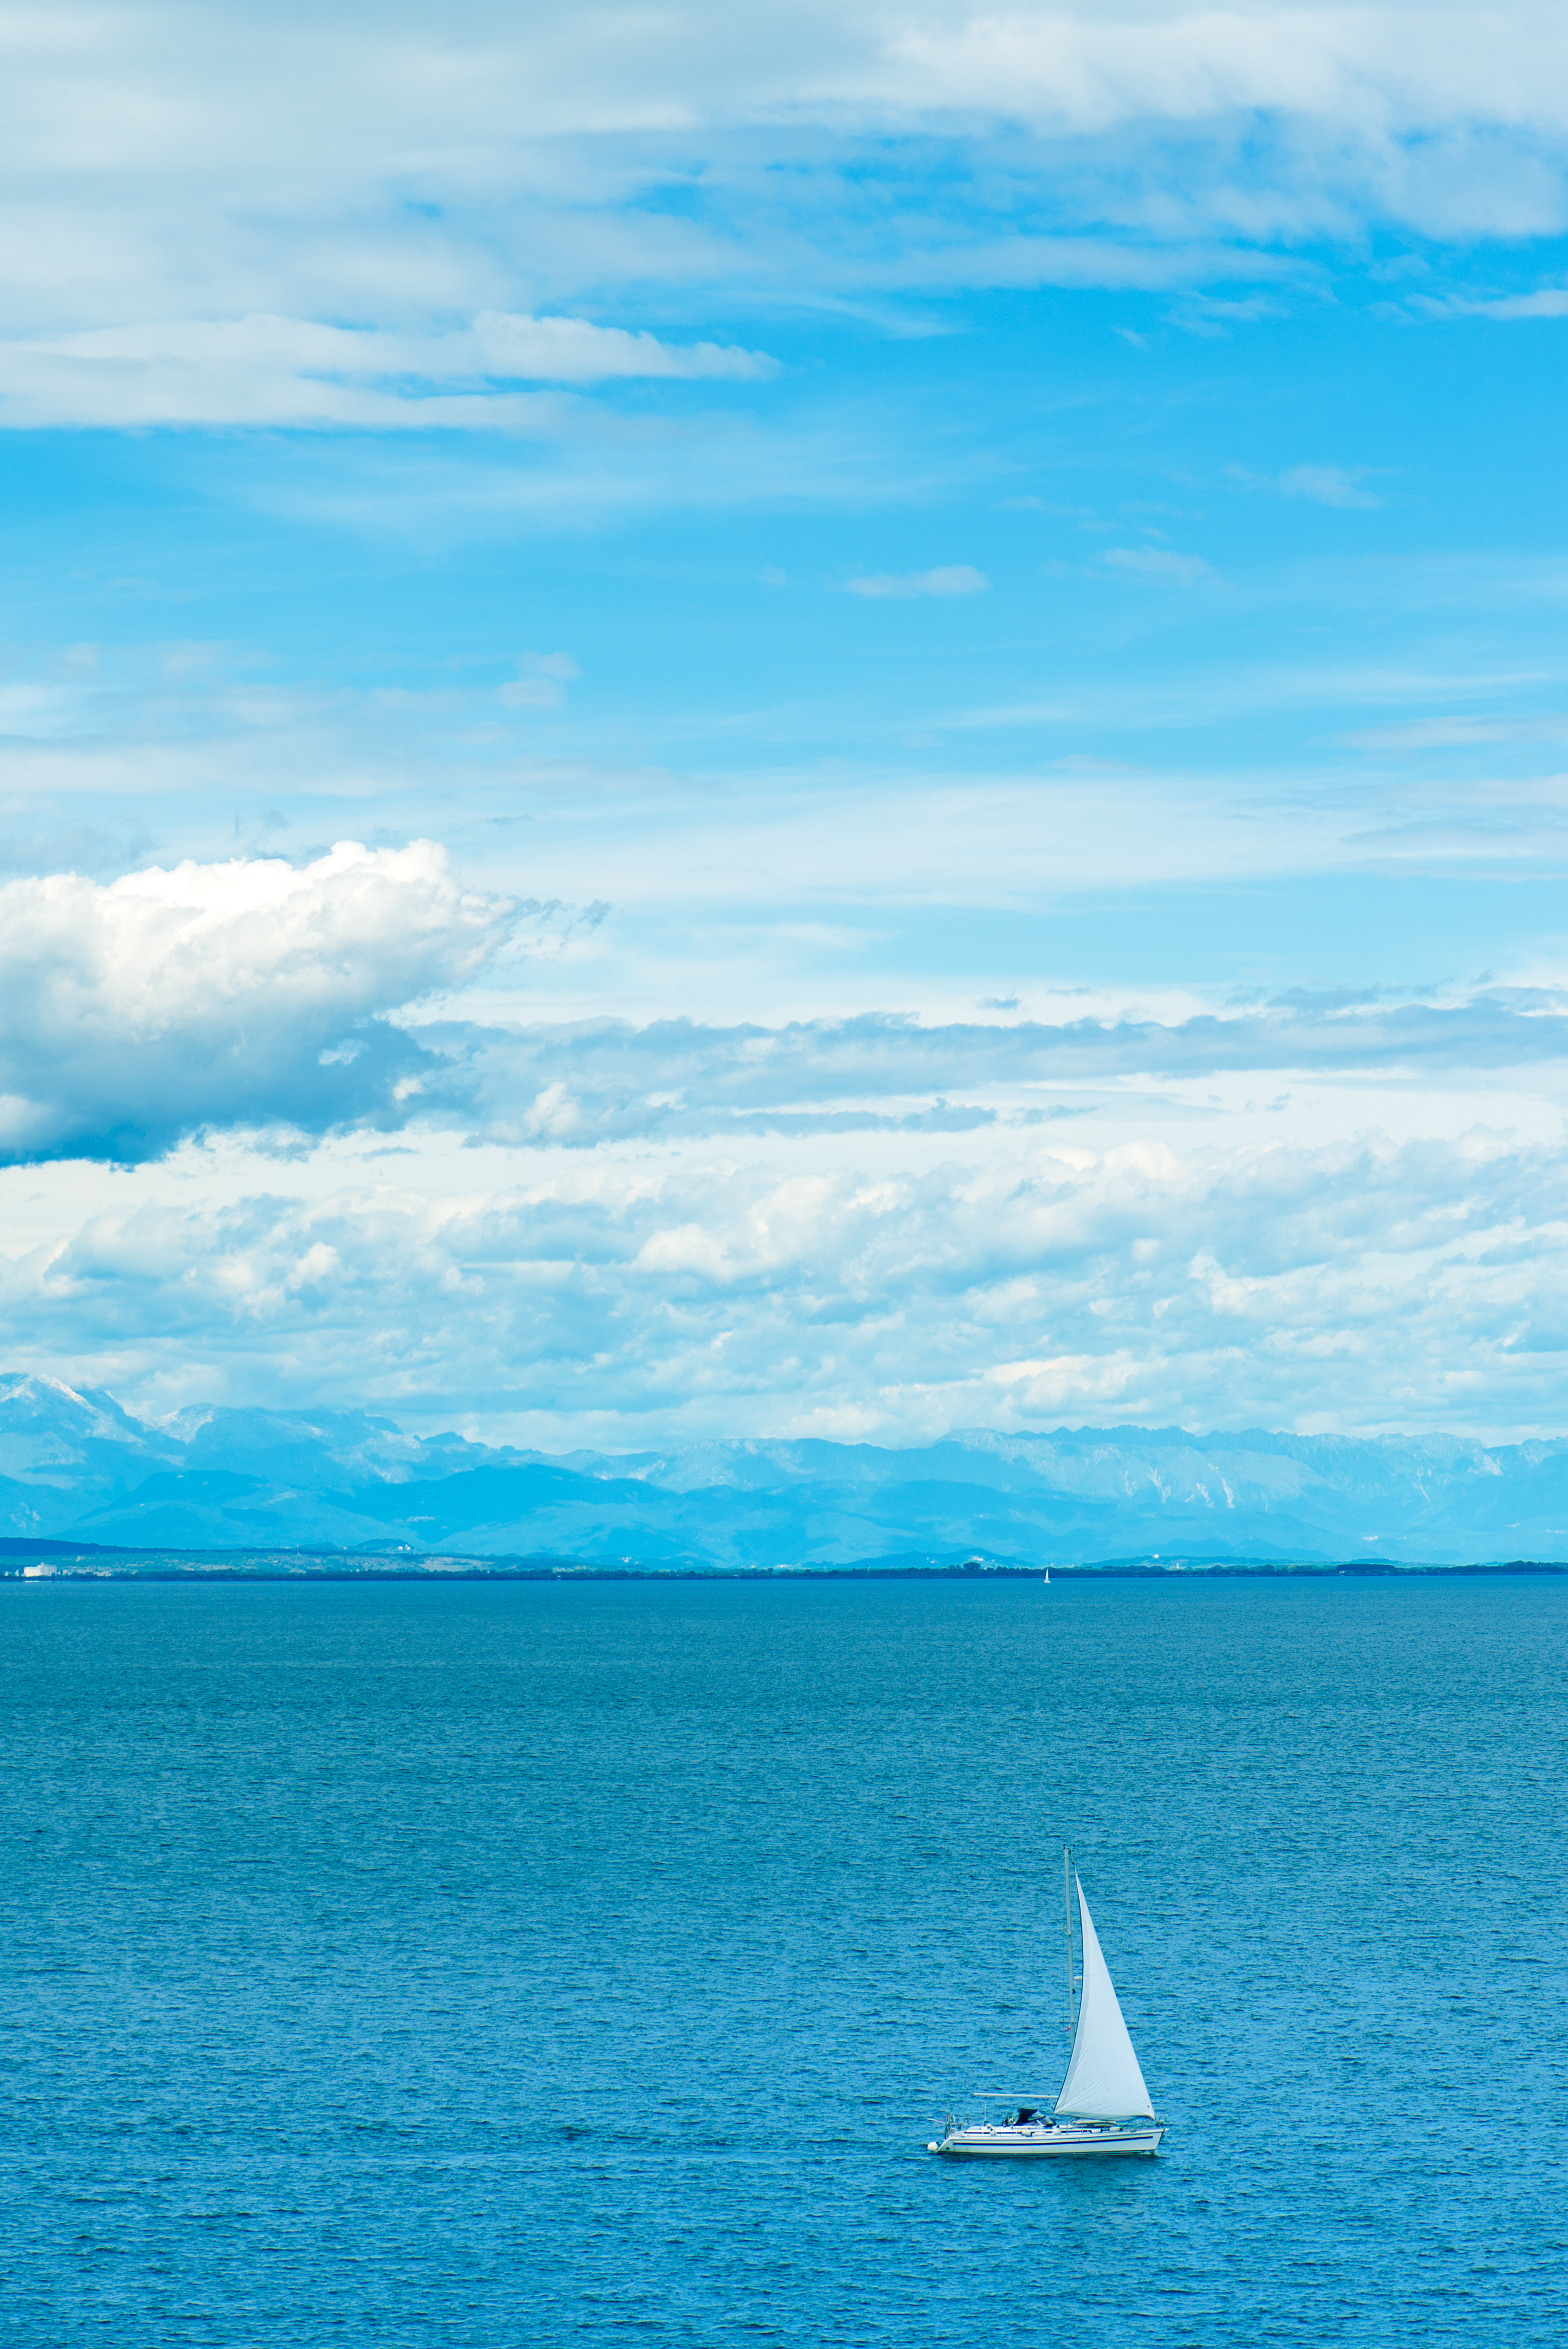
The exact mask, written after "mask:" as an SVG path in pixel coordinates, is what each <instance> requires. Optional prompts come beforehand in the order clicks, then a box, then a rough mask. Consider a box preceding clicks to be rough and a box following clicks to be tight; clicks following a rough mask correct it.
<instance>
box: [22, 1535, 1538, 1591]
mask: <svg viewBox="0 0 1568 2349" xmlns="http://www.w3.org/2000/svg"><path fill="white" fill-rule="evenodd" d="M1047 1573H1049V1574H1050V1575H1051V1576H1052V1577H1053V1578H1054V1579H1055V1580H1058V1581H1061V1582H1064V1583H1065V1582H1231V1581H1272V1582H1279V1581H1287V1580H1288V1581H1296V1582H1303V1581H1330V1580H1333V1579H1334V1578H1338V1577H1346V1578H1355V1579H1356V1580H1378V1581H1385V1582H1386V1581H1389V1580H1393V1579H1397V1578H1404V1579H1409V1578H1412V1577H1427V1578H1429V1577H1432V1576H1449V1577H1453V1576H1462V1577H1476V1576H1482V1575H1510V1574H1512V1575H1556V1574H1561V1575H1568V1560H1564V1559H1561V1558H1506V1559H1478V1560H1473V1561H1469V1562H1466V1563H1462V1564H1451V1565H1450V1564H1441V1563H1438V1564H1434V1563H1432V1562H1430V1561H1428V1560H1407V1559H1403V1558H1401V1559H1389V1558H1344V1559H1334V1558H1247V1557H1212V1556H1210V1557H1203V1556H1195V1557H1168V1558H1167V1557H1153V1556H1152V1555H1146V1556H1143V1557H1136V1556H1135V1557H1116V1558H1093V1559H1083V1560H1066V1559H1063V1560H1057V1559H1055V1558H1052V1559H1050V1560H1049V1561H1045V1560H1043V1561H1041V1563H1040V1564H1038V1565H1028V1564H1024V1563H1023V1562H1021V1561H1020V1560H1018V1559H1016V1558H989V1557H977V1556H975V1555H974V1554H972V1553H971V1555H970V1556H969V1557H963V1558H944V1557H940V1556H939V1557H919V1556H910V1555H909V1554H908V1553H905V1554H904V1555H902V1556H894V1557H881V1558H863V1559H858V1560H856V1561H854V1562H853V1563H850V1564H847V1565H833V1564H830V1563H826V1562H823V1563H818V1562H806V1563H803V1564H801V1565H798V1566H795V1565H787V1564H786V1565H776V1566H710V1565H706V1564H701V1563H698V1562H696V1561H692V1560H686V1559H673V1560H670V1561H669V1562H660V1561H658V1560H640V1559H618V1560H607V1559H591V1558H575V1557H560V1556H557V1555H553V1554H550V1553H544V1552H540V1553H533V1554H523V1555H513V1556H507V1557H469V1556H464V1555H463V1554H462V1553H461V1552H458V1551H452V1550H439V1551H430V1552H428V1553H425V1554H422V1555H421V1556H419V1557H410V1556H408V1555H406V1554H405V1555H401V1556H389V1555H388V1554H387V1553H385V1552H383V1551H375V1550H364V1551H356V1550H332V1549H303V1548H302V1549H282V1548H267V1549H254V1550H250V1549H197V1550H175V1549H169V1548H163V1547H159V1548H147V1549H132V1548H130V1547H123V1548H122V1547H118V1546H116V1547H109V1546H108V1545H107V1544H105V1545H99V1544H96V1543H92V1542H69V1541H26V1540H20V1539H17V1538H16V1537H10V1538H0V1581H12V1582H33V1581H40V1582H42V1581H48V1582H208V1583H210V1582H225V1583H234V1582H752V1583H756V1582H768V1583H775V1582H776V1583H790V1582H980V1581H997V1582H1040V1581H1043V1580H1044V1578H1045V1576H1046V1574H1047Z"/></svg>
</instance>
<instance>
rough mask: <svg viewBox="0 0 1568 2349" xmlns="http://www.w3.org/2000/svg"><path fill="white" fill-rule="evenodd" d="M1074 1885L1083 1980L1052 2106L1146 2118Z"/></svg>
mask: <svg viewBox="0 0 1568 2349" xmlns="http://www.w3.org/2000/svg"><path fill="white" fill-rule="evenodd" d="M1073 1881H1074V1883H1075V1884H1077V1885H1078V1915H1079V1917H1080V1919H1081V1920H1082V1922H1083V1928H1084V1981H1083V1991H1082V1993H1081V1996H1080V1998H1079V2002H1078V2029H1077V2033H1076V2034H1075V2038H1074V2041H1073V2058H1072V2061H1071V2063H1070V2064H1068V2066H1067V2076H1066V2078H1065V2079H1064V2081H1063V2083H1062V2093H1061V2095H1059V2096H1058V2097H1057V2099H1056V2110H1057V2111H1058V2112H1059V2113H1062V2114H1064V2115H1069V2114H1070V2115H1071V2116H1072V2117H1073V2118H1074V2119H1075V2120H1084V2121H1123V2120H1135V2119H1136V2120H1141V2119H1143V2118H1144V2117H1145V2116H1148V2117H1150V2118H1152V2116H1153V2113H1154V2106H1152V2105H1151V2104H1150V2102H1149V2096H1148V2090H1147V2088H1146V2087H1145V2085H1144V2083H1143V2074H1142V2073H1141V2072H1140V2071H1139V2069H1138V2061H1137V2056H1136V2055H1135V2054H1133V2044H1132V2041H1131V2040H1130V2039H1129V2038H1128V2037H1127V2024H1126V2023H1124V2022H1123V2021H1122V2011H1121V2007H1120V2005H1119V2004H1118V2003H1117V2001H1116V1990H1115V1987H1114V1985H1113V1983H1112V1982H1111V1977H1110V1974H1109V1972H1108V1971H1106V1961H1105V1958H1104V1957H1103V1955H1102V1954H1101V1951H1100V1942H1099V1936H1098V1934H1097V1933H1096V1931H1095V1920H1094V1919H1093V1918H1092V1917H1091V1916H1090V1914H1089V1904H1088V1902H1087V1901H1086V1900H1085V1898H1084V1888H1083V1886H1082V1885H1081V1884H1078V1879H1077V1878H1076V1876H1075V1877H1074V1878H1073Z"/></svg>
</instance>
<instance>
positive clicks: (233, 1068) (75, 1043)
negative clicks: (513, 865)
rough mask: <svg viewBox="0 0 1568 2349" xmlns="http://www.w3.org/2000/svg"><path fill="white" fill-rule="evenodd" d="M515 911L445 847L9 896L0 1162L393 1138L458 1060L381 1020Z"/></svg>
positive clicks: (0, 941) (473, 964)
mask: <svg viewBox="0 0 1568 2349" xmlns="http://www.w3.org/2000/svg"><path fill="white" fill-rule="evenodd" d="M508 913H509V908H508V906H507V905H505V904H504V902H503V901H501V900H498V899H493V898H487V897H484V896H481V895H475V894H473V893H472V892H470V891H465V890H464V889H462V887H461V886H460V885H459V884H458V883H457V881H456V880H455V879H454V878H453V877H452V873H451V871H450V869H449V867H448V864H447V861H446V856H445V854H444V852H443V851H442V850H441V848H439V847H437V846H435V845H434V844H433V843H431V842H429V841H416V842H414V843H412V844H411V845H410V846H409V847H407V848H404V849H396V850H394V849H367V848H363V847H361V846H359V844H358V843H357V842H352V841H348V842H342V843H339V844H338V845H337V847H336V848H334V849H333V850H332V851H331V853H330V854H328V855H327V856H324V857H321V858H319V859H318V860H317V862H316V863H314V864H307V865H305V866H295V865H291V864H286V863H285V862H283V861H282V860H281V859H275V858H249V859H247V858H235V859H234V860H233V861H232V862H230V863H227V864H180V865H177V866H176V867H175V868H174V869H173V870H172V871H171V872H165V871H164V870H163V869H162V868H161V867H160V866H152V867H150V868H149V869H148V870H147V871H145V872H140V873H130V874H125V875H124V877H123V878H122V879H120V880H118V881H115V882H112V883H110V884H109V885H108V886H104V885H100V884H99V883H96V882H93V881H91V880H87V879H84V878H82V877H81V876H80V875H79V874H74V873H63V874H47V875H44V876H42V877H39V878H36V879H29V880H23V881H14V882H12V883H11V884H10V885H8V886H7V887H5V888H4V889H0V1160H8V1161H11V1162H16V1161H17V1160H38V1159H47V1158H68V1157H88V1158H107V1159H114V1160H117V1161H120V1162H130V1161H135V1160H140V1159H146V1158H150V1157H156V1156H157V1155H159V1154H161V1153H162V1152H164V1151H166V1150H167V1149H169V1148H170V1147H171V1144H172V1143H175V1142H177V1141H178V1140H179V1139H180V1138H181V1137H182V1136H183V1135H187V1134H190V1133H194V1132H197V1131H198V1130H200V1129H202V1128H203V1127H210V1126H223V1125H234V1124H242V1125H284V1126H287V1127H292V1128H295V1129H297V1130H299V1131H301V1132H303V1133H324V1132H326V1131H328V1130H329V1129H331V1128H333V1127H335V1126H340V1125H343V1124H346V1123H365V1122H369V1123H400V1122H402V1121H403V1120H404V1119H406V1118H407V1117H408V1116H409V1115H410V1114H411V1113H412V1112H413V1110H414V1109H415V1107H416V1106H417V1105H418V1103H419V1102H420V1099H421V1088H422V1086H423V1085H424V1084H425V1083H426V1082H427V1081H429V1080H430V1079H431V1077H433V1076H436V1075H438V1074H439V1073H440V1070H441V1063H440V1062H439V1061H437V1060H436V1059H435V1058H433V1057H432V1055H431V1053H430V1052H429V1051H428V1050H425V1049H423V1048H421V1046H420V1045H419V1044H418V1043H416V1042H415V1041H414V1040H412V1039H411V1038H410V1036H409V1035H408V1034H406V1033H405V1032H404V1031H403V1030H401V1029H400V1028H397V1027H394V1026H392V1025H390V1024H389V1022H388V1020H387V1019H386V1018H385V1017H384V1015H385V1014H386V1013H387V1012H389V1011H391V1010H393V1009H397V1008H398V1007H400V1006H401V1005H404V1004H407V1003H408V1002H409V1001H410V999H415V998H418V997H420V996H422V995H424V994H426V993H428V992H429V991H430V990H431V988H437V987H443V986H448V985H451V984H452V983H453V982H454V981H457V980H461V979H462V978H465V977H467V976H469V975H470V974H471V973H472V971H473V970H475V969H476V968H478V966H479V965H480V964H481V963H482V962H483V960H484V958H485V957H486V956H487V955H488V954H489V953H490V951H491V950H492V948H493V947H494V945H495V944H496V942H497V940H498V937H499V936H501V934H502V932H503V931H504V927H505V925H506V921H507V917H508Z"/></svg>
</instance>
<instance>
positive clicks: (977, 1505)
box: [0, 1372, 1568, 1568]
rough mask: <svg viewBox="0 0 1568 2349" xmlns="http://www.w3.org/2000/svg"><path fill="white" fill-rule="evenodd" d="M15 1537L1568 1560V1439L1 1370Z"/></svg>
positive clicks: (729, 1555)
mask: <svg viewBox="0 0 1568 2349" xmlns="http://www.w3.org/2000/svg"><path fill="white" fill-rule="evenodd" d="M0 1537H6V1539H7V1547H11V1546H14V1545H15V1544H16V1543H17V1542H19V1541H20V1542H30V1541H33V1540H64V1541H67V1542H80V1543H83V1544H84V1545H85V1544H89V1543H90V1544H95V1545H100V1546H103V1547H136V1548H148V1549H171V1550H202V1551H211V1550H214V1549H216V1550H225V1549H235V1550H240V1549H249V1550H256V1549H314V1550H341V1551H345V1552H351V1553H353V1554H355V1555H357V1556H359V1555H363V1556H370V1557H375V1556H385V1557H389V1558H390V1557H421V1556H425V1557H431V1556H434V1555H436V1554H438V1553H441V1552H448V1553H456V1554H458V1555H461V1556H462V1557H478V1558H485V1557H495V1558H498V1557H546V1556H547V1557H556V1558H562V1559H573V1560H578V1561H582V1562H585V1563H593V1564H597V1565H604V1566H628V1567H638V1566H646V1567H649V1568H670V1567H672V1566H691V1567H696V1568H752V1567H775V1566H794V1567H807V1566H819V1567H842V1566H847V1565H853V1564H867V1563H875V1562H876V1561H877V1560H879V1559H893V1558H899V1559H907V1558H909V1557H913V1556H916V1555H921V1556H929V1557H931V1559H932V1561H933V1562H942V1563H949V1562H953V1561H956V1560H961V1558H962V1557H964V1556H965V1554H966V1553H969V1552H974V1553H977V1554H979V1555H981V1556H982V1557H985V1558H987V1559H991V1560H994V1561H998V1562H1002V1563H1009V1564H1020V1565H1029V1566H1033V1565H1071V1564H1093V1563H1096V1562H1100V1561H1105V1560H1108V1559H1114V1558H1130V1557H1161V1558H1164V1559H1166V1560H1171V1559H1174V1558H1175V1557H1179V1556H1181V1555H1189V1556H1193V1557H1206V1558H1214V1559H1226V1558H1235V1559H1241V1558H1247V1559H1256V1560H1258V1561H1260V1562H1270V1561H1284V1560H1292V1561H1297V1562H1300V1563H1303V1564H1326V1563H1330V1562H1333V1561H1335V1560H1342V1561H1349V1560H1380V1559H1381V1560H1390V1561H1395V1562H1398V1563H1404V1564H1415V1563H1422V1564H1431V1565H1447V1564H1470V1563H1479V1562H1484V1561H1495V1560H1503V1559H1511V1558H1532V1559H1540V1560H1549V1559H1558V1558H1568V1440H1563V1439H1555V1438H1553V1439H1552V1440H1544V1441H1537V1442H1532V1443H1528V1444H1480V1443H1478V1442H1475V1441H1473V1440H1471V1439H1469V1438H1466V1437H1460V1436H1435V1435H1423V1436H1389V1435H1381V1436H1372V1437H1364V1438H1356V1437H1350V1436H1338V1435H1307V1436H1303V1435H1288V1434H1274V1433H1268V1432H1266V1431H1262V1430H1256V1429H1248V1430H1245V1431H1242V1432H1240V1433H1223V1434H1210V1435H1197V1434H1191V1433H1187V1432H1186V1431H1185V1430H1183V1429H1180V1428H1149V1427H1114V1428H1057V1429H1055V1430H1054V1431H1053V1432H1051V1433H1042V1434H1039V1435H1020V1434H1012V1433H1008V1434H1001V1433H994V1432H992V1431H989V1430H985V1429H968V1430H963V1431H961V1432H959V1433H953V1434H950V1435H948V1436H945V1437H943V1438H942V1439H941V1440H940V1441H939V1442H936V1443H933V1444H920V1445H914V1446H909V1447H904V1448H897V1449H895V1448H890V1447H887V1446H883V1445H877V1444H832V1443H827V1442H824V1441H816V1440H813V1441H808V1442H788V1441H779V1442H767V1441H744V1442H732V1443H710V1444H692V1445H687V1446H683V1447H680V1448H678V1449H675V1450H672V1451H666V1452H639V1453H632V1454H598V1453H586V1452H578V1453H572V1454H566V1455H565V1456H561V1457H552V1456H549V1455H546V1454H542V1453H537V1452H529V1451H520V1450H515V1449H512V1448H510V1447H507V1446H504V1445H494V1446H492V1445H485V1444H473V1443H471V1442H469V1441H467V1440H466V1439H465V1438H463V1437H462V1436H460V1435H437V1436H423V1437H421V1436H415V1435H410V1434H407V1433H404V1431H403V1430H402V1429H400V1427H398V1426H397V1425H396V1424H395V1423H394V1422H393V1421H391V1420H389V1419H387V1418H383V1417H380V1416H379V1415H377V1414H375V1413H368V1412H360V1411H331V1412H274V1411H259V1410H229V1409H213V1410H207V1409H196V1410H190V1411H185V1412H182V1413H178V1414H177V1415H176V1416H174V1417H173V1418H171V1419H168V1420H163V1421H158V1422H152V1421H147V1420H141V1419H138V1418H135V1417H133V1416H132V1415H131V1414H130V1413H129V1412H127V1411H125V1410H124V1409H123V1408H122V1407H121V1406H120V1405H119V1403H118V1402H115V1401H114V1399H113V1397H112V1396H110V1395H109V1394H107V1393H104V1392H99V1391H93V1390H81V1391H78V1390H77V1389H75V1388H73V1387H69V1386H67V1385H65V1384H63V1383H62V1382H61V1381H57V1380H55V1379H51V1378H47V1377H42V1376H38V1375H36V1374H32V1373H26V1372H16V1373H11V1374H0Z"/></svg>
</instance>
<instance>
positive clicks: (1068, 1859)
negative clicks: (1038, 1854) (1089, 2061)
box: [1062, 1844, 1073, 2039]
mask: <svg viewBox="0 0 1568 2349" xmlns="http://www.w3.org/2000/svg"><path fill="white" fill-rule="evenodd" d="M1072 1879H1073V1853H1072V1848H1071V1847H1070V1846H1069V1845H1067V1844H1064V1845H1063V1846H1062V1934H1063V1939H1064V1941H1065V1943H1066V1947H1067V2036H1068V2038H1069V2039H1071V2037H1072V2036H1073V1896H1072V1892H1071V1890H1070V1889H1069V1888H1070V1886H1071V1884H1072Z"/></svg>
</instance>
